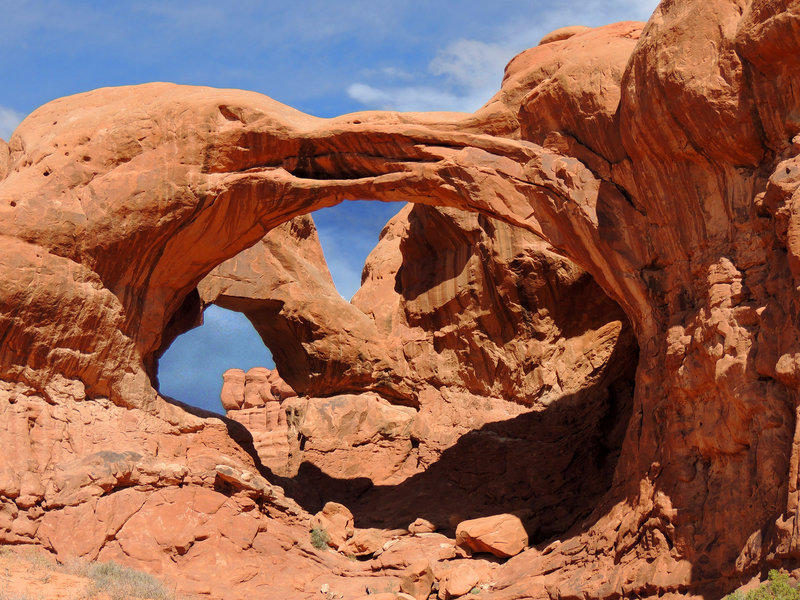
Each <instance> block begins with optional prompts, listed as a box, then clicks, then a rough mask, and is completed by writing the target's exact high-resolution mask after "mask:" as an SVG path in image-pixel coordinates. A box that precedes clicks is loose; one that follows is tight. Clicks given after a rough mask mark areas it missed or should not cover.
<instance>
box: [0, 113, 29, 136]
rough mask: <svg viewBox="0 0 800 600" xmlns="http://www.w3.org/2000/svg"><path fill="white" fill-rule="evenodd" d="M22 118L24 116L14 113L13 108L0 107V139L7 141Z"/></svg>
mask: <svg viewBox="0 0 800 600" xmlns="http://www.w3.org/2000/svg"><path fill="white" fill-rule="evenodd" d="M24 118H25V115H23V114H22V113H19V112H17V111H15V110H14V109H13V108H7V107H5V106H0V138H3V139H4V140H6V141H8V139H9V138H10V137H11V134H12V133H14V130H15V129H16V128H17V125H19V124H20V123H21V122H22V119H24Z"/></svg>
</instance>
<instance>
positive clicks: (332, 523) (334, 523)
mask: <svg viewBox="0 0 800 600" xmlns="http://www.w3.org/2000/svg"><path fill="white" fill-rule="evenodd" d="M311 529H322V530H324V531H325V532H326V533H327V534H328V545H329V546H330V547H331V548H333V549H334V550H339V549H343V548H344V547H345V545H346V544H347V541H348V540H349V539H350V538H352V537H353V534H354V533H355V528H354V527H353V514H352V513H351V512H350V511H349V510H348V508H347V507H346V506H344V505H342V504H338V503H336V502H328V503H326V504H325V506H323V507H322V510H321V511H320V512H318V513H317V514H315V515H314V517H313V518H312V519H311Z"/></svg>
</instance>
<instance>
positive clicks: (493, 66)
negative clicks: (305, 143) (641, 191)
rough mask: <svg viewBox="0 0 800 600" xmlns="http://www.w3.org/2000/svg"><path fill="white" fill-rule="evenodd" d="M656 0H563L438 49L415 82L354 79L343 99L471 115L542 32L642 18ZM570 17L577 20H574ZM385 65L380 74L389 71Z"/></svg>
mask: <svg viewBox="0 0 800 600" xmlns="http://www.w3.org/2000/svg"><path fill="white" fill-rule="evenodd" d="M657 4H658V0H617V1H616V2H606V1H600V0H588V1H584V2H580V3H578V2H577V0H568V1H566V2H562V3H560V4H557V5H556V6H555V7H553V6H551V7H549V8H542V9H539V10H537V11H535V15H534V16H535V18H534V19H531V18H525V16H524V15H523V16H519V15H518V16H517V17H516V18H515V19H513V20H509V21H506V22H505V23H502V24H500V25H499V26H497V27H495V28H494V32H495V35H494V39H492V40H479V39H466V38H460V39H456V40H454V41H451V42H449V43H448V44H446V45H445V46H444V47H442V48H440V49H439V50H438V51H437V52H436V54H435V56H434V57H433V58H432V59H431V60H430V61H429V63H428V65H427V69H426V71H425V72H424V73H417V74H416V78H415V79H416V81H417V82H422V81H424V82H425V83H424V84H421V83H413V82H411V81H409V80H410V79H411V77H410V76H409V74H408V73H407V72H404V77H403V78H402V80H401V79H400V78H399V77H398V78H395V79H396V81H394V82H392V81H391V80H390V81H388V82H385V83H381V84H373V83H370V82H369V81H358V82H355V83H352V84H350V85H349V86H348V87H347V89H346V91H347V95H348V96H349V97H350V98H352V99H353V100H356V101H357V102H359V103H361V104H362V105H364V106H365V107H366V108H372V109H379V110H402V111H426V110H448V111H467V112H472V111H474V110H477V109H478V108H480V106H481V105H482V104H484V103H485V102H486V101H487V100H489V98H491V97H492V95H493V94H494V93H495V92H496V91H497V89H498V88H499V86H500V81H501V79H502V75H503V69H504V67H505V65H506V64H507V63H508V61H509V60H511V58H513V57H514V56H515V55H516V54H517V53H519V52H521V51H522V50H524V49H526V48H529V47H531V46H534V45H536V44H537V43H538V41H539V39H541V38H542V37H543V36H544V35H545V34H546V33H548V32H549V31H552V30H554V29H557V28H559V27H564V26H566V25H576V24H584V25H589V26H598V25H603V24H606V23H612V22H615V21H622V20H634V21H635V20H646V19H647V18H648V17H649V16H650V14H651V13H652V12H653V10H654V9H655V7H656V5H657ZM576 15H578V17H577V18H576ZM390 69H391V67H386V68H385V69H384V72H383V74H384V75H388V74H390V73H391V71H390Z"/></svg>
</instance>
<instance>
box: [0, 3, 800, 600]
mask: <svg viewBox="0 0 800 600" xmlns="http://www.w3.org/2000/svg"><path fill="white" fill-rule="evenodd" d="M798 22H800V17H798V6H797V2H796V1H792V0H782V1H780V2H766V1H762V0H753V1H752V2H746V1H745V2H740V1H735V0H715V1H713V2H712V1H700V0H697V1H689V0H685V1H674V2H663V3H662V4H661V6H660V7H659V8H658V9H657V10H656V12H655V14H654V16H653V17H652V18H651V20H650V21H649V23H648V24H647V26H646V27H645V29H644V30H643V31H642V32H641V39H639V35H640V26H639V25H637V24H631V23H625V24H618V25H614V26H609V27H605V28H599V29H595V30H591V31H588V32H585V33H581V34H578V35H574V36H572V37H570V38H568V39H565V40H561V41H554V42H551V43H548V44H545V45H543V46H540V47H537V48H534V49H531V50H529V51H526V52H525V53H523V54H521V55H520V56H518V57H517V58H515V59H514V60H513V61H512V62H511V63H510V65H509V67H508V69H507V71H506V76H505V78H504V83H503V87H502V89H501V91H500V92H499V93H498V95H497V96H496V97H495V98H494V99H492V101H490V102H489V103H488V104H487V105H486V106H485V107H484V108H482V109H481V110H479V111H477V112H476V113H475V114H473V115H454V114H431V115H402V114H392V113H389V114H381V113H364V114H356V115H348V116H344V117H340V118H337V119H332V120H319V119H314V118H312V117H309V116H307V115H303V114H301V113H298V112H297V111H294V110H292V109H290V108H288V107H285V106H282V105H280V104H278V103H275V102H273V101H271V100H269V99H266V98H264V97H263V96H260V95H257V94H248V93H246V92H234V91H222V90H209V89H198V88H183V87H178V86H171V85H167V84H151V85H147V86H142V87H137V88H119V89H109V90H101V91H96V92H90V93H88V94H83V95H80V96H76V97H72V98H67V99H62V100H58V101H55V102H53V103H51V104H49V105H47V106H45V107H43V108H41V109H39V110H38V111H36V112H35V113H34V114H33V115H32V116H31V117H29V118H28V119H27V120H26V121H25V122H24V123H23V125H22V126H21V127H20V128H19V130H18V131H17V133H16V134H15V136H14V137H13V138H12V139H11V140H10V144H9V145H8V147H5V146H2V145H0V146H2V147H0V169H1V170H0V175H1V176H3V179H2V181H0V223H1V224H2V225H0V227H1V229H0V239H1V240H2V245H3V248H4V252H3V254H2V255H0V269H2V273H3V277H4V278H5V279H6V281H7V285H6V286H5V287H4V288H3V289H2V290H1V291H0V339H2V341H3V345H2V349H0V365H2V372H1V373H0V375H2V377H3V378H4V379H9V380H22V381H26V382H29V383H30V384H32V385H34V386H37V387H39V388H45V389H46V388H48V386H50V387H52V386H53V385H56V386H57V387H59V388H60V389H68V390H71V393H73V394H74V395H76V396H79V395H81V394H82V390H83V388H84V387H85V388H86V391H87V393H88V395H89V396H92V397H96V396H108V397H111V398H112V399H113V400H114V401H115V402H117V403H119V404H126V405H131V406H140V407H145V408H149V409H151V410H156V409H158V407H159V406H160V404H159V402H158V399H157V397H156V395H155V393H154V392H153V390H152V388H151V387H150V385H149V381H148V377H147V368H148V365H149V364H150V362H151V361H152V356H153V353H154V352H156V351H157V349H158V348H159V347H160V345H161V341H162V340H161V338H162V333H163V331H164V329H165V328H166V326H167V324H168V322H169V320H170V318H171V317H172V316H173V315H174V314H175V312H176V311H177V309H178V308H179V307H180V305H181V303H182V302H183V300H184V298H185V297H186V295H187V294H188V293H189V292H190V291H191V290H192V289H194V287H195V286H196V285H197V283H198V281H199V280H200V279H201V278H202V277H203V276H204V275H205V274H207V273H208V272H209V271H210V270H211V269H212V268H213V267H214V266H215V265H216V264H218V263H220V262H221V261H223V260H225V259H227V258H230V257H231V256H234V255H235V254H237V253H238V252H239V251H241V250H242V249H244V248H245V247H247V246H250V245H252V244H253V243H255V242H256V241H257V240H258V239H260V238H261V237H262V236H263V234H264V233H265V232H266V231H267V230H269V229H270V228H272V227H274V226H276V225H277V224H279V223H281V222H284V221H286V220H288V219H290V218H291V217H293V216H296V215H298V214H302V213H304V212H308V211H310V210H313V209H314V208H318V207H321V206H326V205H330V204H333V203H336V202H338V201H341V200H342V199H345V198H347V197H368V198H376V199H379V200H380V199H400V198H402V199H408V200H411V201H414V202H420V203H428V204H434V205H442V206H451V207H458V208H465V209H469V210H475V211H479V212H483V213H485V214H487V215H490V216H493V217H497V218H500V219H502V220H505V221H507V222H509V223H512V224H514V225H518V226H520V227H524V228H526V229H528V230H530V231H534V232H536V233H538V234H540V235H541V236H542V237H544V238H545V239H547V240H548V241H549V242H550V243H551V244H552V245H553V246H555V247H556V248H558V249H559V250H560V251H562V252H564V253H565V254H566V255H568V256H569V257H570V258H572V259H573V260H574V261H575V262H577V263H578V264H579V265H581V266H582V267H584V268H585V269H587V270H588V271H589V272H590V273H591V274H592V275H593V276H594V278H595V279H596V280H597V282H598V283H599V284H600V285H601V286H602V287H603V289H604V290H605V291H606V292H607V293H608V295H609V296H611V297H612V298H613V299H614V300H616V301H617V302H618V303H619V304H620V305H621V306H622V307H623V309H624V310H625V312H626V314H627V315H628V317H629V318H630V320H631V322H632V324H633V326H634V328H635V331H636V334H637V337H638V340H639V344H640V348H641V362H640V367H639V371H638V376H637V397H636V405H635V408H634V413H635V415H636V417H635V418H634V423H635V424H634V426H633V427H631V429H630V431H629V432H628V436H627V438H626V442H625V445H624V447H623V457H622V459H621V462H620V465H619V467H618V470H617V484H618V485H617V487H616V489H615V490H613V492H612V493H611V494H610V495H609V497H608V500H609V504H608V506H607V511H606V512H605V514H598V515H596V517H597V520H596V524H595V526H594V528H593V529H590V530H589V531H588V533H586V534H585V535H584V536H583V537H581V538H580V539H579V540H578V542H576V543H577V546H574V547H573V546H570V547H569V548H566V549H564V552H563V553H561V552H560V551H556V552H555V553H554V554H548V555H547V556H549V557H550V558H547V557H534V558H533V559H531V562H530V563H525V564H526V568H527V569H529V570H530V571H534V572H535V571H536V570H537V569H538V570H539V571H542V570H546V569H547V566H546V565H545V563H547V564H550V563H553V564H562V565H563V564H573V565H580V564H582V563H581V561H586V560H587V557H588V556H598V557H599V558H593V559H592V561H594V563H597V564H600V563H602V564H605V567H603V568H606V569H609V570H613V571H614V572H615V573H617V574H618V575H619V577H617V579H614V580H613V581H614V582H613V583H610V584H609V586H610V587H609V588H608V589H606V588H605V587H602V586H600V585H599V584H596V583H595V584H592V581H591V577H592V572H591V571H580V572H577V573H574V572H573V573H571V574H570V569H569V568H564V569H562V571H560V572H559V573H561V574H560V575H558V576H556V577H555V578H556V579H558V578H561V579H560V581H561V585H562V587H561V589H562V591H563V592H564V594H567V592H568V591H569V589H570V588H571V587H575V588H576V589H584V588H586V589H588V588H589V587H591V586H592V585H594V587H592V588H591V589H594V590H596V595H597V596H598V597H605V596H611V595H613V594H615V593H625V594H645V593H651V594H652V593H657V592H659V591H662V592H663V591H682V590H686V589H698V586H701V585H703V584H705V583H710V584H714V585H718V586H723V587H724V586H730V585H731V583H732V582H734V581H737V580H738V579H739V578H741V577H743V576H745V575H746V574H748V573H753V572H755V570H757V569H758V568H759V566H760V565H763V564H766V563H768V562H772V563H774V562H779V561H782V560H787V561H788V560H793V559H795V558H797V554H798V535H799V534H798V524H797V509H798V495H797V479H798V467H797V465H798V454H797V452H798V451H797V442H796V440H797V436H798V434H797V433H796V432H797V423H798V421H797V393H798V392H797V388H798V385H800V375H798V372H799V371H798V369H800V366H798V365H800V360H798V358H797V357H798V355H800V351H799V350H798V348H797V339H798V335H797V333H798V330H797V328H798V322H800V317H799V316H798V305H797V292H796V285H797V281H796V277H797V276H798V272H799V271H798V264H800V263H798V247H797V235H796V234H797V219H796V212H797V209H796V204H797V202H798V200H800V196H798V192H797V189H798V186H799V184H800V162H798V151H799V149H798V143H800V142H798V141H797V139H798V138H797V137H796V136H797V135H798V131H799V130H800V123H798V119H797V114H798V98H797V94H796V90H797V89H798V86H800V81H798V77H799V75H798V73H800V70H798V68H797V56H800V52H798V46H800V25H798ZM637 40H638V41H637ZM691 57H704V58H707V59H708V60H699V59H698V60H692V59H691ZM6 164H7V165H8V166H7V167H6V166H5V165H6ZM186 248H192V249H193V251H192V252H191V253H187V252H186V251H185V249H186ZM87 331H88V332H90V333H89V334H87ZM160 410H166V409H164V408H163V407H161V409H160ZM172 418H174V419H177V420H180V418H181V417H180V415H177V414H175V415H173V417H172ZM570 557H571V558H570ZM576 557H577V558H576ZM548 561H549V562H548ZM558 561H561V563H558ZM523 563H524V561H520V564H523ZM517 575H518V573H517ZM582 578H583V579H582ZM510 581H511V580H510ZM507 589H508V594H507V595H508V597H513V594H514V584H513V583H509V587H508V588H507ZM517 592H519V590H517Z"/></svg>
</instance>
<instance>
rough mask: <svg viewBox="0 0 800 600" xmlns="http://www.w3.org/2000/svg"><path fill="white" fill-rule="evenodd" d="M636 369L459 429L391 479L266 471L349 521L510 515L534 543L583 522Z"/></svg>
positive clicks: (627, 408)
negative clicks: (416, 467)
mask: <svg viewBox="0 0 800 600" xmlns="http://www.w3.org/2000/svg"><path fill="white" fill-rule="evenodd" d="M635 365H636V361H635V360H633V361H631V364H630V367H629V369H627V372H626V376H625V377H620V378H616V379H615V380H614V381H613V383H610V384H609V383H607V382H604V383H602V385H598V386H596V387H595V388H593V389H589V390H584V391H583V392H581V393H578V394H575V395H572V396H568V397H562V398H560V399H559V400H558V401H557V402H554V403H553V404H551V405H550V406H548V407H547V408H545V409H543V410H541V411H538V412H531V413H525V414H523V415H520V416H518V417H515V418H513V419H509V420H506V421H501V422H496V423H490V424H487V425H485V426H484V427H482V428H480V429H478V430H475V431H471V432H469V433H467V434H465V435H464V436H462V437H461V438H460V439H459V440H458V442H456V444H455V445H453V446H452V447H450V448H448V449H447V450H445V451H444V452H443V453H442V454H441V455H440V457H439V459H438V460H437V461H436V462H435V463H433V464H431V465H430V466H429V467H428V468H427V470H425V471H424V472H422V473H419V474H417V475H414V476H412V477H410V478H408V479H407V480H405V481H403V482H402V483H400V484H397V485H373V484H372V482H371V481H370V480H369V479H367V478H357V479H337V478H334V477H330V476H329V475H327V474H326V473H324V472H323V471H321V470H320V469H319V468H318V467H317V466H315V465H313V464H310V463H307V462H306V463H303V464H302V465H301V467H300V469H299V471H298V473H297V475H296V476H294V477H290V478H286V477H279V476H276V475H274V474H271V473H269V472H268V471H267V473H266V476H267V478H268V479H269V480H270V481H272V482H274V483H276V484H278V485H281V486H282V487H284V489H285V490H286V492H287V494H289V495H291V496H292V497H293V498H294V499H295V500H296V501H297V502H298V503H299V504H300V505H301V506H303V508H305V509H306V510H308V511H309V512H312V513H314V512H317V511H318V510H320V509H321V508H322V506H323V504H324V503H325V502H327V501H335V502H340V503H342V504H344V505H345V506H347V507H348V508H349V509H350V510H351V511H352V513H353V515H354V518H355V524H356V526H357V527H378V528H383V529H395V528H404V527H406V526H407V525H408V524H409V523H411V522H412V521H414V519H416V518H418V517H422V518H425V519H428V520H429V521H431V522H433V523H434V524H436V525H437V526H438V527H439V529H440V530H441V531H443V532H445V533H449V534H450V535H452V534H453V533H454V528H455V525H456V524H457V523H458V522H460V521H462V520H464V519H469V518H476V517H481V516H488V515H493V514H498V513H506V512H508V513H514V514H517V515H518V516H519V517H520V518H521V519H522V521H523V523H524V524H525V526H526V528H527V530H528V533H529V536H530V539H531V543H534V544H535V543H538V542H540V541H542V540H545V539H548V538H550V537H553V536H555V535H559V534H561V533H563V532H565V531H567V530H568V529H570V528H571V527H572V526H573V525H575V524H576V523H579V522H581V521H582V520H583V519H585V518H586V517H587V516H589V515H590V514H591V513H592V511H593V510H594V509H595V508H596V506H597V505H598V503H599V502H600V501H601V499H602V498H603V496H604V494H605V492H607V491H608V490H609V489H610V487H611V484H612V478H613V475H614V470H615V468H616V464H617V460H618V458H619V451H620V447H621V444H622V439H623V437H624V435H625V431H626V429H627V426H628V421H629V420H630V416H631V406H632V396H633V373H634V371H635ZM598 388H599V389H598Z"/></svg>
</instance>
